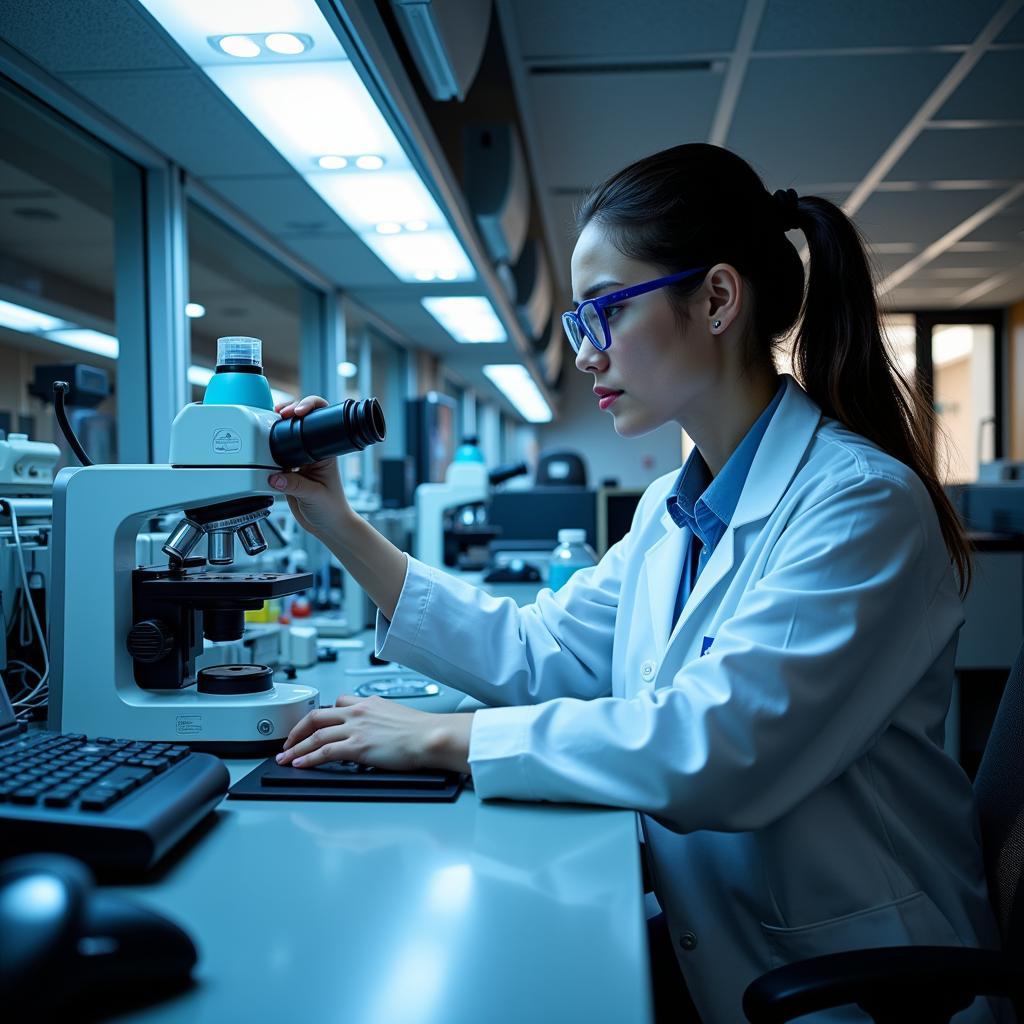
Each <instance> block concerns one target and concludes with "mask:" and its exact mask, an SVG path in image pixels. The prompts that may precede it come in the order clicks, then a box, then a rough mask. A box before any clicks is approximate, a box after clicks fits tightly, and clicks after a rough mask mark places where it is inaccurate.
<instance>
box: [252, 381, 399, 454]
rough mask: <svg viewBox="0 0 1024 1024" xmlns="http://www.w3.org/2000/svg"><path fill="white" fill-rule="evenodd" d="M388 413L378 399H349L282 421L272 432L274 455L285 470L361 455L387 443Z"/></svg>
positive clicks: (272, 450)
mask: <svg viewBox="0 0 1024 1024" xmlns="http://www.w3.org/2000/svg"><path fill="white" fill-rule="evenodd" d="M385 429H386V424H385V423H384V411H383V410H382V409H381V407H380V402H378V401H377V399H376V398H364V399H363V400H362V401H361V402H357V401H356V400H355V399H352V398H347V399H345V401H344V402H341V403H340V404H339V405H329V406H327V407H326V408H325V409H317V410H316V411H315V412H311V413H310V414H309V415H308V416H303V417H302V418H301V419H300V418H299V417H296V416H293V417H291V418H290V419H287V420H278V422H277V423H275V424H274V425H273V427H271V429H270V454H271V455H272V456H273V457H274V461H275V462H276V463H277V464H278V465H279V466H281V467H283V468H285V469H295V468H297V467H299V466H308V465H309V464H310V463H312V462H319V461H320V460H321V459H326V458H329V457H330V456H332V455H344V454H346V453H347V452H361V451H362V450H363V449H364V448H366V447H367V445H371V444H377V443H378V442H379V441H383V440H384V432H385Z"/></svg>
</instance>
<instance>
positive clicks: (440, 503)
mask: <svg viewBox="0 0 1024 1024" xmlns="http://www.w3.org/2000/svg"><path fill="white" fill-rule="evenodd" d="M527 472H529V470H528V468H527V466H526V463H525V462H517V463H514V464H511V465H508V466H499V467H498V468H497V469H494V470H490V471H489V470H488V469H487V467H486V465H484V457H483V454H482V453H481V451H480V448H479V447H478V445H477V439H476V438H475V437H467V438H464V439H463V442H462V444H461V445H460V446H459V449H458V451H457V452H456V453H455V458H454V459H453V460H452V461H451V462H450V463H449V464H448V467H447V469H446V470H445V475H444V483H424V484H420V485H419V486H418V487H417V488H416V541H415V546H416V557H417V558H418V559H419V560H420V561H421V562H425V563H426V564H427V565H433V566H436V567H437V568H439V569H440V568H444V566H445V565H453V566H454V565H456V564H457V562H456V560H455V558H454V557H449V556H450V555H451V550H450V549H451V548H452V547H456V548H457V547H458V540H459V538H460V537H462V538H464V539H466V540H476V541H477V542H478V543H483V544H485V545H486V542H487V540H488V539H490V538H491V537H495V536H497V534H498V533H499V532H500V531H497V530H493V529H489V528H488V527H487V525H486V502H487V500H488V498H489V497H490V493H491V488H492V487H495V486H497V485H498V484H500V483H504V482H505V481H506V480H510V479H511V478H512V477H514V476H522V475H523V474H525V473H527Z"/></svg>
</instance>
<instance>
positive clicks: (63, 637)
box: [50, 339, 385, 755]
mask: <svg viewBox="0 0 1024 1024" xmlns="http://www.w3.org/2000/svg"><path fill="white" fill-rule="evenodd" d="M227 340H229V341H231V342H232V343H233V344H232V346H231V348H230V350H228V351H225V350H223V348H222V346H220V345H218V348H219V350H220V351H219V353H218V365H217V374H215V376H214V380H213V382H211V388H212V389H213V390H212V394H211V392H210V391H208V392H207V396H206V399H205V400H204V402H203V403H193V404H190V405H187V406H186V407H185V408H184V409H182V410H181V412H180V413H179V414H178V415H177V417H176V418H175V420H174V423H173V424H172V427H171V443H170V464H169V465H127V466H119V465H110V466H108V465H102V466H101V465H89V466H85V467H84V468H74V469H65V470H63V471H62V472H61V473H60V474H59V475H58V477H57V481H56V485H55V489H54V549H53V566H54V572H53V580H54V587H53V599H52V602H51V622H52V627H53V628H52V669H51V675H52V678H51V681H50V692H51V699H50V726H51V728H54V729H58V730H62V731H73V732H79V733H86V734H96V733H103V734H107V735H112V736H118V737H126V738H129V739H147V740H164V741H168V742H177V743H182V742H185V743H189V744H191V745H192V746H193V747H197V748H202V749H209V750H214V751H216V752H218V753H229V752H230V753H234V754H238V755H244V754H247V753H255V752H269V751H271V750H273V749H276V748H278V747H279V746H280V744H281V741H282V740H283V739H284V737H285V736H287V734H288V732H289V731H290V730H291V728H292V727H293V726H294V725H295V724H296V722H298V721H299V720H300V719H301V718H302V717H303V716H304V715H305V714H306V713H307V712H308V711H310V710H312V709H313V708H315V707H316V706H317V698H318V693H317V691H316V690H315V689H314V688H312V687H309V686H301V685H293V684H288V683H274V682H273V681H272V680H270V679H269V677H268V676H267V675H265V674H260V673H255V672H249V671H241V670H242V669H247V668H249V667H251V666H242V665H235V666H234V668H235V669H237V670H239V671H235V672H231V673H228V674H227V680H231V679H232V678H234V685H230V683H229V682H227V681H226V680H225V679H224V678H223V677H221V676H218V677H217V683H216V685H215V686H213V687H212V689H214V690H224V689H229V690H231V692H211V683H212V680H213V678H214V675H210V674H207V675H204V677H203V678H202V679H198V678H197V673H196V670H195V659H196V657H197V655H198V654H200V653H201V651H202V643H203V636H204V635H205V636H206V637H207V639H209V640H214V641H230V640H235V639H237V638H238V637H240V636H241V635H242V632H243V628H244V612H245V611H246V610H247V609H256V608H259V607H260V606H261V605H262V603H263V602H264V601H265V600H268V599H273V598H277V597H281V596H284V595H287V594H292V593H297V592H300V591H303V590H306V589H308V588H310V587H311V586H312V584H313V577H312V575H311V574H309V573H267V572H242V573H237V572H236V573H232V572H228V571H206V570H205V566H206V563H207V562H209V563H210V565H211V566H218V567H223V568H224V569H225V570H226V568H227V567H228V566H230V565H231V564H232V561H233V558H234V538H235V536H236V535H237V536H238V537H239V539H240V541H241V544H242V547H243V548H244V549H245V551H246V553H247V554H249V555H253V554H257V553H259V552H260V551H262V550H264V549H265V548H266V541H265V540H264V539H263V535H262V533H261V531H260V523H261V522H262V521H263V520H265V519H266V517H267V515H268V514H269V509H270V506H271V505H272V503H273V500H274V491H273V490H272V489H271V487H270V485H269V483H268V476H269V473H270V472H272V471H274V470H276V469H278V468H279V467H282V466H284V467H289V466H295V465H299V464H304V463H308V462H312V461H316V460H318V459H321V458H325V457H328V456H330V455H337V454H342V453H344V452H349V451H358V450H362V449H363V448H365V447H366V445H368V444H372V443H375V442H377V441H380V440H382V439H383V437H384V430H385V424H384V417H383V413H382V411H381V409H380V406H379V404H378V403H377V401H376V399H372V398H371V399H365V400H363V401H359V402H357V401H354V400H351V399H349V400H347V401H346V402H344V403H342V404H341V405H340V406H331V407H327V408H323V409H318V410H316V411H315V412H313V413H310V414H309V415H307V416H305V417H303V418H302V419H301V420H282V419H281V418H280V417H279V416H278V414H277V413H276V412H274V410H273V408H272V407H270V408H268V407H267V404H269V389H268V396H267V397H262V396H261V394H260V392H261V390H262V389H261V388H260V387H259V386H258V384H255V383H254V382H253V381H252V380H247V381H245V382H244V385H243V386H241V387H236V385H237V384H238V383H239V382H238V381H237V380H234V381H232V380H228V381H226V382H219V381H217V377H218V376H219V375H220V374H222V373H223V374H226V375H228V376H229V377H233V378H240V377H244V376H246V375H250V376H251V377H255V376H257V375H261V374H260V369H259V365H258V362H257V360H258V351H254V350H255V349H256V348H257V346H258V345H259V342H258V340H257V339H242V340H245V341H248V342H249V343H250V345H249V346H243V347H242V348H243V349H244V350H243V351H242V352H239V351H238V348H239V346H238V345H237V342H238V341H239V340H240V339H227ZM225 348H226V346H225ZM242 359H248V360H249V361H247V362H241V361H238V360H242ZM232 360H235V361H232ZM239 397H241V398H244V399H245V400H246V401H251V402H262V403H263V404H254V405H247V404H221V403H220V402H217V401H211V400H210V399H211V398H217V399H220V398H223V399H234V398H239ZM58 410H59V406H58ZM58 415H59V412H58ZM178 509H183V510H184V516H183V517H182V519H181V520H180V522H179V523H178V525H177V526H176V527H175V529H174V530H173V531H172V532H171V534H170V536H169V538H168V539H167V542H166V543H165V544H164V546H163V552H164V554H166V555H167V558H168V563H167V565H164V566H162V565H157V566H149V567H137V566H136V564H135V561H134V554H135V536H136V534H137V533H138V531H139V529H140V527H142V526H143V525H144V524H145V523H146V522H148V520H149V519H151V518H152V517H154V516H159V515H162V514H163V513H166V512H169V511H174V510H178ZM204 538H205V540H206V558H205V559H204V558H202V557H194V556H193V551H194V549H195V548H196V547H197V545H198V544H199V542H200V540H202V539H204ZM212 667H213V666H208V667H207V669H206V670H204V671H206V672H207V673H208V670H209V668H212Z"/></svg>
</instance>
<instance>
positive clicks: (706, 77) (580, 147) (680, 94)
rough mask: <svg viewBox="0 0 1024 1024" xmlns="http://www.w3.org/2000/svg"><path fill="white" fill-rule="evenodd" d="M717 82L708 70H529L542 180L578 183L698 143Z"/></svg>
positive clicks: (706, 128)
mask: <svg viewBox="0 0 1024 1024" xmlns="http://www.w3.org/2000/svg"><path fill="white" fill-rule="evenodd" d="M721 86H722V76H721V75H720V74H717V73H714V72H710V71H658V72H647V73H643V74H615V75H592V74H590V75H569V76H562V75H559V76H556V77H551V76H547V75H542V76H531V78H530V82H529V97H530V103H531V105H532V109H533V115H534V120H535V122H536V129H537V132H536V134H537V147H538V153H537V154H536V155H537V157H538V159H539V163H540V167H541V174H542V177H543V180H544V182H545V184H546V186H547V187H549V188H551V187H564V186H573V187H586V186H589V185H592V184H594V183H596V182H598V181H601V180H602V179H603V178H605V177H607V176H608V175H609V174H612V173H613V172H615V171H617V170H619V169H620V168H621V167H623V166H625V165H626V164H627V163H629V162H631V161H632V160H637V159H639V158H640V157H642V156H646V155H647V154H648V153H655V152H657V151H658V150H661V149H666V148H668V147H669V146H675V145H678V144H679V143H682V142H704V141H706V140H707V137H708V132H709V131H710V129H711V118H712V116H713V113H714V108H715V103H716V102H717V99H718V94H719V92H720V91H721Z"/></svg>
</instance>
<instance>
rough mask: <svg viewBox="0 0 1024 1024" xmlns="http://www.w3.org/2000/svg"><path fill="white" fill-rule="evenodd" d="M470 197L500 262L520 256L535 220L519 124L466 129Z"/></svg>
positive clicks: (487, 243) (484, 235)
mask: <svg viewBox="0 0 1024 1024" xmlns="http://www.w3.org/2000/svg"><path fill="white" fill-rule="evenodd" d="M464 167H465V174H464V177H465V185H464V187H465V192H466V200H467V202H468V203H469V207H470V209H471V210H472V211H473V215H474V217H475V218H476V223H477V227H478V228H479V229H480V235H481V237H482V238H483V240H484V245H485V246H486V247H487V251H488V254H489V255H490V257H491V259H492V260H493V261H494V262H495V263H508V264H514V263H516V262H517V261H518V260H519V256H520V253H521V252H522V250H523V243H524V242H525V241H526V231H527V228H528V227H529V225H530V179H529V175H528V172H527V168H526V157H525V156H524V155H523V147H522V144H521V143H520V141H519V133H518V132H517V131H516V127H515V125H514V124H511V123H505V122H494V123H489V124H475V125H470V126H468V127H467V128H466V130H465V162H464Z"/></svg>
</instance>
